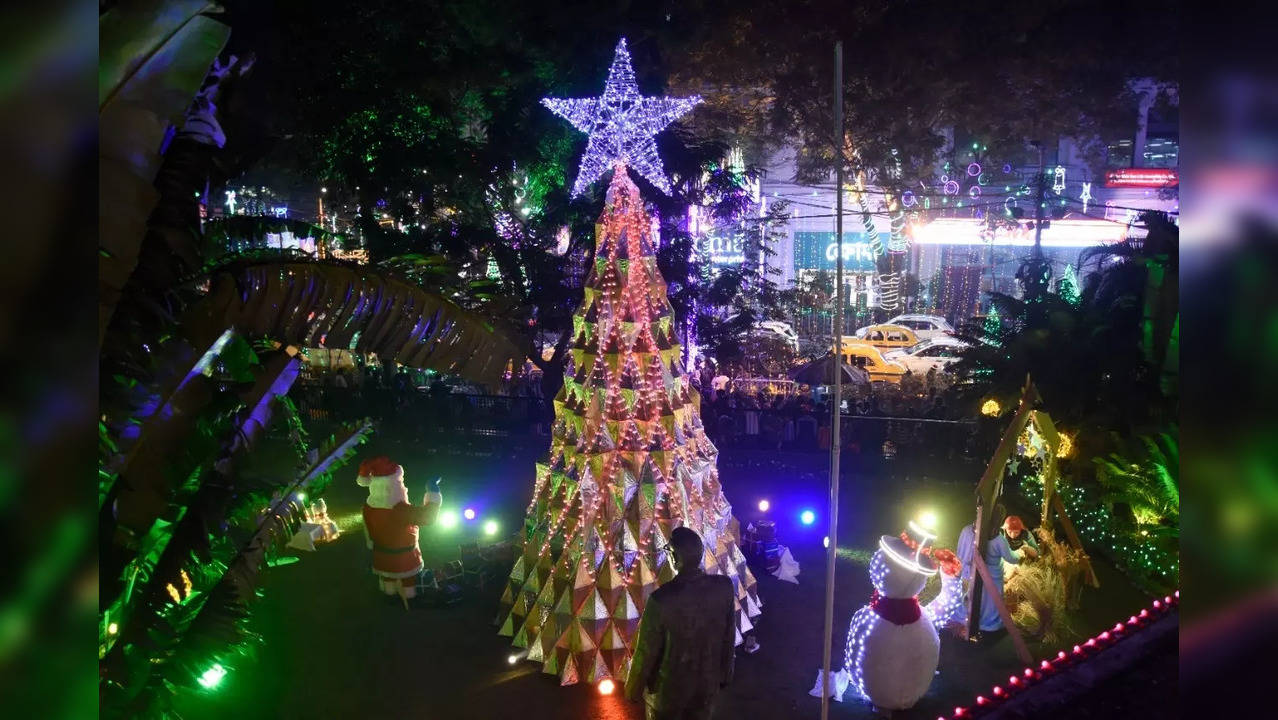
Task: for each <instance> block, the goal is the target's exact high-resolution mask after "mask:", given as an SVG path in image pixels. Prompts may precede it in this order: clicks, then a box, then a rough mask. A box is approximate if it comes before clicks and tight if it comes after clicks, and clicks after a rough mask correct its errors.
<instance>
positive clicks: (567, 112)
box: [541, 38, 701, 197]
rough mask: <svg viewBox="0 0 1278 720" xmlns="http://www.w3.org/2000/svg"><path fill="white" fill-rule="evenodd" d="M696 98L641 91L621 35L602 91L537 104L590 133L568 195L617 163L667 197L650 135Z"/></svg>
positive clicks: (689, 107) (667, 183)
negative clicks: (587, 96) (594, 95)
mask: <svg viewBox="0 0 1278 720" xmlns="http://www.w3.org/2000/svg"><path fill="white" fill-rule="evenodd" d="M700 102H701V96H700V95H693V96H691V97H686V98H673V97H643V96H642V95H640V94H639V88H638V86H637V85H636V84H635V71H634V69H633V68H632V67H631V65H630V51H629V50H627V49H626V39H625V38H622V39H621V40H620V41H619V42H618V43H617V50H616V52H615V53H614V55H613V59H612V67H611V68H609V69H608V81H607V82H606V83H605V84H604V91H603V94H602V95H600V96H599V97H593V98H544V99H543V100H542V101H541V104H542V105H545V106H546V107H547V108H549V109H550V111H551V112H553V113H555V114H556V115H558V116H560V117H562V118H563V119H565V120H567V121H568V122H570V123H572V126H573V127H575V128H577V129H578V130H580V131H581V132H584V133H586V134H588V135H589V136H590V139H589V140H588V141H587V144H586V154H585V155H583V156H582V158H581V168H580V169H579V170H578V171H577V179H576V181H575V182H574V183H573V187H572V195H573V197H577V196H579V195H581V194H583V193H584V192H585V191H586V188H588V187H589V186H590V184H591V183H593V182H594V181H596V180H598V179H599V178H600V177H601V176H603V174H604V173H606V172H607V171H609V170H611V169H613V168H614V167H615V166H618V165H626V166H628V167H630V168H631V169H633V170H634V171H635V172H637V173H639V175H641V176H642V177H643V178H644V179H646V180H647V181H648V182H650V183H652V184H653V185H655V186H656V187H657V188H658V189H660V190H661V191H662V192H664V193H666V194H667V195H669V194H670V181H669V180H668V179H667V178H666V171H665V167H664V166H663V165H662V163H661V158H660V157H659V156H658V155H657V144H656V142H655V141H654V139H653V138H654V136H655V135H656V134H657V133H659V132H661V131H662V130H664V129H665V128H666V126H667V125H669V124H670V123H672V122H674V121H675V120H677V119H678V118H680V117H682V116H683V115H685V114H686V113H688V112H689V111H690V110H692V108H693V107H695V106H696V105H697V104H698V103H700Z"/></svg>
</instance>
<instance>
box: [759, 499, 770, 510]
mask: <svg viewBox="0 0 1278 720" xmlns="http://www.w3.org/2000/svg"><path fill="white" fill-rule="evenodd" d="M771 507H772V503H770V502H768V501H767V500H760V501H759V512H767V511H768V510H769V509H770V508H771Z"/></svg>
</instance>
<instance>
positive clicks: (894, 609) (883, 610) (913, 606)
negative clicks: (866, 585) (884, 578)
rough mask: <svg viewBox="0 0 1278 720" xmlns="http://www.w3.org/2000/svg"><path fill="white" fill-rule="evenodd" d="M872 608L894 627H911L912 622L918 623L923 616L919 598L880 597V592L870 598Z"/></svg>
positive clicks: (876, 591)
mask: <svg viewBox="0 0 1278 720" xmlns="http://www.w3.org/2000/svg"><path fill="white" fill-rule="evenodd" d="M870 607H872V608H874V612H876V613H878V615H879V617H881V618H883V619H884V620H887V621H888V622H890V623H892V624H893V625H909V624H910V623H912V622H918V619H919V618H920V617H921V616H922V615H923V611H922V610H921V609H920V608H919V599H918V598H917V597H908V598H886V597H883V596H882V595H880V594H879V591H878V590H875V591H874V594H873V595H871V596H870Z"/></svg>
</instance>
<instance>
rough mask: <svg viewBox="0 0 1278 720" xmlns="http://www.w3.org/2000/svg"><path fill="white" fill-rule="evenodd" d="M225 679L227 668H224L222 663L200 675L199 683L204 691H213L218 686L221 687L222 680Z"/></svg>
mask: <svg viewBox="0 0 1278 720" xmlns="http://www.w3.org/2000/svg"><path fill="white" fill-rule="evenodd" d="M225 677H226V668H224V667H222V665H221V663H214V664H213V667H211V668H209V669H208V670H205V671H204V674H202V675H200V677H199V681H200V685H201V686H202V687H204V689H206V690H212V689H213V688H215V687H217V686H218V685H221V684H222V680H223V678H225Z"/></svg>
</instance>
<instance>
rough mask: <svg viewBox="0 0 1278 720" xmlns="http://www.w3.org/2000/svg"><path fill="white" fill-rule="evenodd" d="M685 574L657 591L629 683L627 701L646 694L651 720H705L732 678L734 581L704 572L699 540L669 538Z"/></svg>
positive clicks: (688, 534)
mask: <svg viewBox="0 0 1278 720" xmlns="http://www.w3.org/2000/svg"><path fill="white" fill-rule="evenodd" d="M670 547H671V549H672V550H673V551H674V557H675V562H676V565H677V567H678V569H679V574H678V575H676V576H675V578H674V579H673V580H671V581H670V582H667V583H666V584H665V585H662V586H661V587H659V588H657V589H656V590H655V591H654V592H653V593H652V596H651V597H649V598H648V603H647V605H646V606H645V607H644V610H643V618H642V619H641V620H640V621H639V637H638V640H637V643H636V646H635V654H634V658H633V660H631V662H630V673H629V677H627V678H626V697H628V698H629V699H630V700H631V701H636V700H638V699H639V697H640V695H641V694H642V697H643V700H644V706H645V709H646V715H645V716H646V717H647V720H683V719H685V718H686V719H688V720H694V719H695V720H704V719H706V718H709V717H710V713H711V711H712V710H713V708H714V699H715V696H716V695H718V694H719V690H721V689H722V688H723V687H724V686H726V685H727V684H728V682H729V681H730V680H731V679H732V661H733V655H734V654H735V649H736V648H735V645H736V634H737V631H736V606H735V603H734V593H733V588H732V580H730V579H728V578H727V577H724V576H723V575H707V574H706V573H705V571H704V570H702V569H701V560H702V556H703V555H704V554H705V549H704V547H703V546H702V543H701V536H699V535H697V533H695V532H693V531H692V530H690V529H688V528H684V527H680V528H675V530H674V532H672V533H670Z"/></svg>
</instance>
